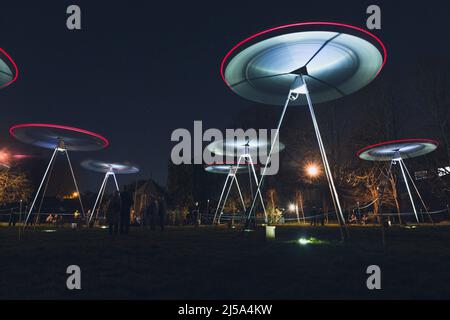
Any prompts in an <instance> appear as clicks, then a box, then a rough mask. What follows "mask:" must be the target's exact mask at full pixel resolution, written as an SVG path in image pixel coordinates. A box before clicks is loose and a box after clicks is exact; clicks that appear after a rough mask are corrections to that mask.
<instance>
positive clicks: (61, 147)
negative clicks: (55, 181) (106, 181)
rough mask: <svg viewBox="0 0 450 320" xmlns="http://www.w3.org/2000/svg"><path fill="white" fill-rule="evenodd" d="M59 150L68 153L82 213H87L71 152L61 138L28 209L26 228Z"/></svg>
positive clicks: (67, 156)
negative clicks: (74, 170)
mask: <svg viewBox="0 0 450 320" xmlns="http://www.w3.org/2000/svg"><path fill="white" fill-rule="evenodd" d="M58 152H60V153H63V154H65V155H66V158H67V162H68V164H69V168H70V173H71V175H72V179H73V182H74V184H75V189H76V191H77V195H78V200H79V201H80V206H81V213H82V215H83V217H84V216H85V215H84V207H83V202H82V201H81V194H80V190H79V189H78V184H77V180H76V179H75V174H74V172H73V168H72V163H71V162H70V158H69V153H68V151H67V149H66V148H65V146H64V141H62V140H61V141H60V142H59V144H58V146H57V147H56V148H55V149H54V151H53V154H52V157H51V158H50V162H49V163H48V166H47V169H46V170H45V173H44V176H43V177H42V180H41V183H40V184H39V188H38V190H37V192H36V195H35V196H34V199H33V202H32V203H31V206H30V210H29V211H28V214H27V217H26V219H25V224H24V228H25V227H26V226H27V224H28V219H29V218H30V216H31V213H32V212H33V209H34V207H35V204H36V200H37V198H38V197H39V194H40V192H41V189H42V186H43V185H44V182H45V180H46V179H47V178H48V179H50V176H49V171H50V168H51V167H52V166H53V163H54V162H55V161H56V156H57V154H58ZM45 193H46V188H45V189H44V192H43V193H42V199H44V198H45Z"/></svg>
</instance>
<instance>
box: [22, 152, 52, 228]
mask: <svg viewBox="0 0 450 320" xmlns="http://www.w3.org/2000/svg"><path fill="white" fill-rule="evenodd" d="M57 152H58V148H55V150H54V151H53V154H52V157H51V158H50V162H49V163H48V166H47V169H46V170H45V173H44V176H43V177H42V181H41V183H40V185H39V188H38V190H37V192H36V195H35V196H34V199H33V202H32V203H31V206H30V210H29V211H28V215H27V218H26V219H25V224H24V227H25V226H26V225H27V223H28V219H29V218H30V215H31V212H32V211H33V208H34V205H35V203H36V200H37V198H38V196H39V193H40V192H41V188H42V185H43V184H44V181H45V178H46V177H47V174H48V171H49V170H50V167H51V166H52V163H53V161H54V160H55V156H56V153H57ZM44 196H45V194H43V195H42V197H44Z"/></svg>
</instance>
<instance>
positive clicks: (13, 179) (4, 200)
mask: <svg viewBox="0 0 450 320" xmlns="http://www.w3.org/2000/svg"><path fill="white" fill-rule="evenodd" d="M31 192H32V188H31V183H30V181H29V180H28V178H27V176H26V175H25V173H23V172H21V171H17V170H4V171H0V203H1V204H9V203H14V202H19V201H20V200H27V199H28V198H29V197H30V195H31Z"/></svg>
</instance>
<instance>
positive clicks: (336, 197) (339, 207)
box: [301, 75, 348, 239]
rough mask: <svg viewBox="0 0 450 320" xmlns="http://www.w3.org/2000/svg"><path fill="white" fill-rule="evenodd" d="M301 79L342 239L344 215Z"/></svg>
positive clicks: (311, 105) (309, 98) (309, 101)
mask: <svg viewBox="0 0 450 320" xmlns="http://www.w3.org/2000/svg"><path fill="white" fill-rule="evenodd" d="M301 77H302V80H303V83H304V85H305V95H306V99H307V101H308V107H309V112H310V113H311V118H312V121H313V125H314V130H315V132H316V138H317V142H318V143H319V150H320V153H321V155H322V162H323V164H324V168H325V172H326V175H327V178H328V183H329V186H330V189H331V194H332V196H333V197H334V200H335V203H336V206H337V211H338V212H337V213H336V215H337V216H338V214H339V216H340V218H341V220H340V221H339V223H340V227H341V235H342V238H343V239H344V234H343V233H342V226H344V228H346V224H345V218H344V214H343V212H342V208H341V203H340V201H339V196H338V193H337V190H336V186H335V185H334V179H333V175H332V173H331V169H330V165H329V163H328V157H327V154H326V151H325V147H324V145H323V142H322V136H321V134H320V130H319V125H318V123H317V119H316V114H315V112H314V107H313V104H312V101H311V97H310V96H309V91H308V86H307V84H306V81H305V78H304V77H303V75H301ZM339 216H338V220H339ZM346 231H347V230H346ZM347 232H348V231H347ZM347 236H348V233H347Z"/></svg>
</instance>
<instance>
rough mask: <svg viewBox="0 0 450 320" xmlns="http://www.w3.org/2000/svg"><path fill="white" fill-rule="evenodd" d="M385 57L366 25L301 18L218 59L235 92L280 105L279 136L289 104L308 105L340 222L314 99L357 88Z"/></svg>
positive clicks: (342, 221) (330, 97) (328, 98)
mask: <svg viewBox="0 0 450 320" xmlns="http://www.w3.org/2000/svg"><path fill="white" fill-rule="evenodd" d="M385 62H386V49H385V47H384V45H383V43H382V42H381V41H380V39H378V38H377V37H376V36H375V35H373V34H372V33H370V32H368V31H367V30H365V29H362V28H358V27H355V26H351V25H347V24H342V23H335V22H305V23H295V24H290V25H284V26H279V27H275V28H272V29H268V30H264V31H262V32H259V33H257V34H254V35H252V36H250V37H248V38H247V39H245V40H243V41H241V42H239V43H238V44H237V45H235V46H234V47H233V48H232V49H231V50H230V51H229V52H228V53H227V54H226V56H225V57H224V59H223V60H222V63H221V69H220V72H221V75H222V78H223V80H224V82H225V83H226V84H227V85H228V86H229V87H230V88H231V89H232V90H233V91H234V92H235V93H237V94H238V95H240V96H241V97H243V98H245V99H248V100H251V101H255V102H259V103H264V104H272V105H284V108H283V111H282V113H281V118H280V120H279V122H278V127H277V131H276V134H277V135H278V133H279V130H280V127H281V124H282V122H283V118H284V115H285V113H286V110H287V107H288V105H289V104H293V105H308V107H309V111H310V114H311V118H312V121H313V126H314V130H315V133H316V138H317V141H318V144H319V150H320V153H321V156H322V160H323V163H324V169H325V173H326V176H327V179H328V182H329V187H330V191H331V195H332V197H333V202H334V204H335V207H336V211H337V216H338V220H339V222H340V224H341V226H342V225H343V226H345V219H344V216H343V213H342V208H341V204H340V201H339V197H338V194H337V191H336V187H335V184H334V180H333V176H332V173H331V169H330V165H329V162H328V158H327V154H326V151H325V147H324V144H323V142H322V137H321V134H320V131H319V126H318V123H317V120H316V116H315V112H314V108H313V104H312V101H315V102H325V101H331V100H334V99H338V98H341V97H344V96H346V95H349V94H351V93H353V92H355V91H357V90H359V89H361V88H362V87H364V86H366V85H367V84H369V83H370V82H371V81H372V80H373V79H375V77H376V76H377V75H378V74H379V73H380V71H381V69H382V67H383V66H384V64H385ZM270 155H271V153H269V158H268V161H270ZM264 171H265V170H264ZM264 171H263V173H262V177H261V180H260V183H259V185H258V188H257V190H259V189H260V186H261V184H262V181H263V179H264V175H265V172H264ZM255 199H256V197H254V198H253V204H252V207H251V208H250V211H249V217H250V214H251V212H252V210H253V209H254V204H255ZM339 218H340V219H339Z"/></svg>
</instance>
